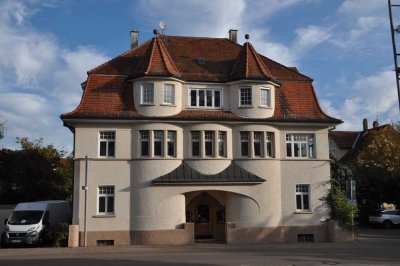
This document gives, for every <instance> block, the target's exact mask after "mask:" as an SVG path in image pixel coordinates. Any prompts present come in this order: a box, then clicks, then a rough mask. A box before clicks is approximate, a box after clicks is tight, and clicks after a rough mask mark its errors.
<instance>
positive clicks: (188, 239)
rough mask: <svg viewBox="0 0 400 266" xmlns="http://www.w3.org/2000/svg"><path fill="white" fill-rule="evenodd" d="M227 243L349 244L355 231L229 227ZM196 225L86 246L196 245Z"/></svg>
mask: <svg viewBox="0 0 400 266" xmlns="http://www.w3.org/2000/svg"><path fill="white" fill-rule="evenodd" d="M225 230H226V231H225V233H226V234H225V236H226V239H225V242H226V243H227V244H245V243H295V242H350V241H353V240H354V233H353V231H349V230H346V229H342V228H341V227H339V226H337V224H336V223H335V222H333V221H330V222H328V223H324V224H321V225H314V226H279V227H260V228H255V227H252V228H238V227H236V225H235V223H226V227H225ZM194 241H195V240H194V224H193V223H185V224H183V226H182V229H170V230H134V231H89V232H87V246H102V245H114V246H125V245H191V244H193V243H194ZM79 245H80V246H84V233H83V232H82V231H81V232H79Z"/></svg>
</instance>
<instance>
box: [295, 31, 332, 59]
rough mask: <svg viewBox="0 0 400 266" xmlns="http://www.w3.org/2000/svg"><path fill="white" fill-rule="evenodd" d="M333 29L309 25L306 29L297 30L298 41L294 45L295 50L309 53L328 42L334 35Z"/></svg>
mask: <svg viewBox="0 0 400 266" xmlns="http://www.w3.org/2000/svg"><path fill="white" fill-rule="evenodd" d="M330 31H331V28H328V27H319V26H315V25H309V26H307V27H305V28H298V29H296V31H295V32H296V35H297V37H296V40H295V42H294V44H293V46H294V48H296V49H297V50H299V51H300V52H305V51H308V50H309V49H311V48H313V47H315V46H317V45H319V44H321V43H323V42H325V41H327V40H328V39H329V38H330V37H331V36H332V35H331V33H330Z"/></svg>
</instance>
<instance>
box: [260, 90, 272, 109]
mask: <svg viewBox="0 0 400 266" xmlns="http://www.w3.org/2000/svg"><path fill="white" fill-rule="evenodd" d="M260 105H261V106H262V107H271V89H269V88H261V90H260Z"/></svg>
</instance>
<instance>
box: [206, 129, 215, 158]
mask: <svg viewBox="0 0 400 266" xmlns="http://www.w3.org/2000/svg"><path fill="white" fill-rule="evenodd" d="M213 146H214V132H213V131H205V132H204V150H205V155H206V156H213Z"/></svg>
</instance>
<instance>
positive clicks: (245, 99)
mask: <svg viewBox="0 0 400 266" xmlns="http://www.w3.org/2000/svg"><path fill="white" fill-rule="evenodd" d="M239 96H240V99H239V106H251V105H252V97H251V87H245V88H240V95H239Z"/></svg>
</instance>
